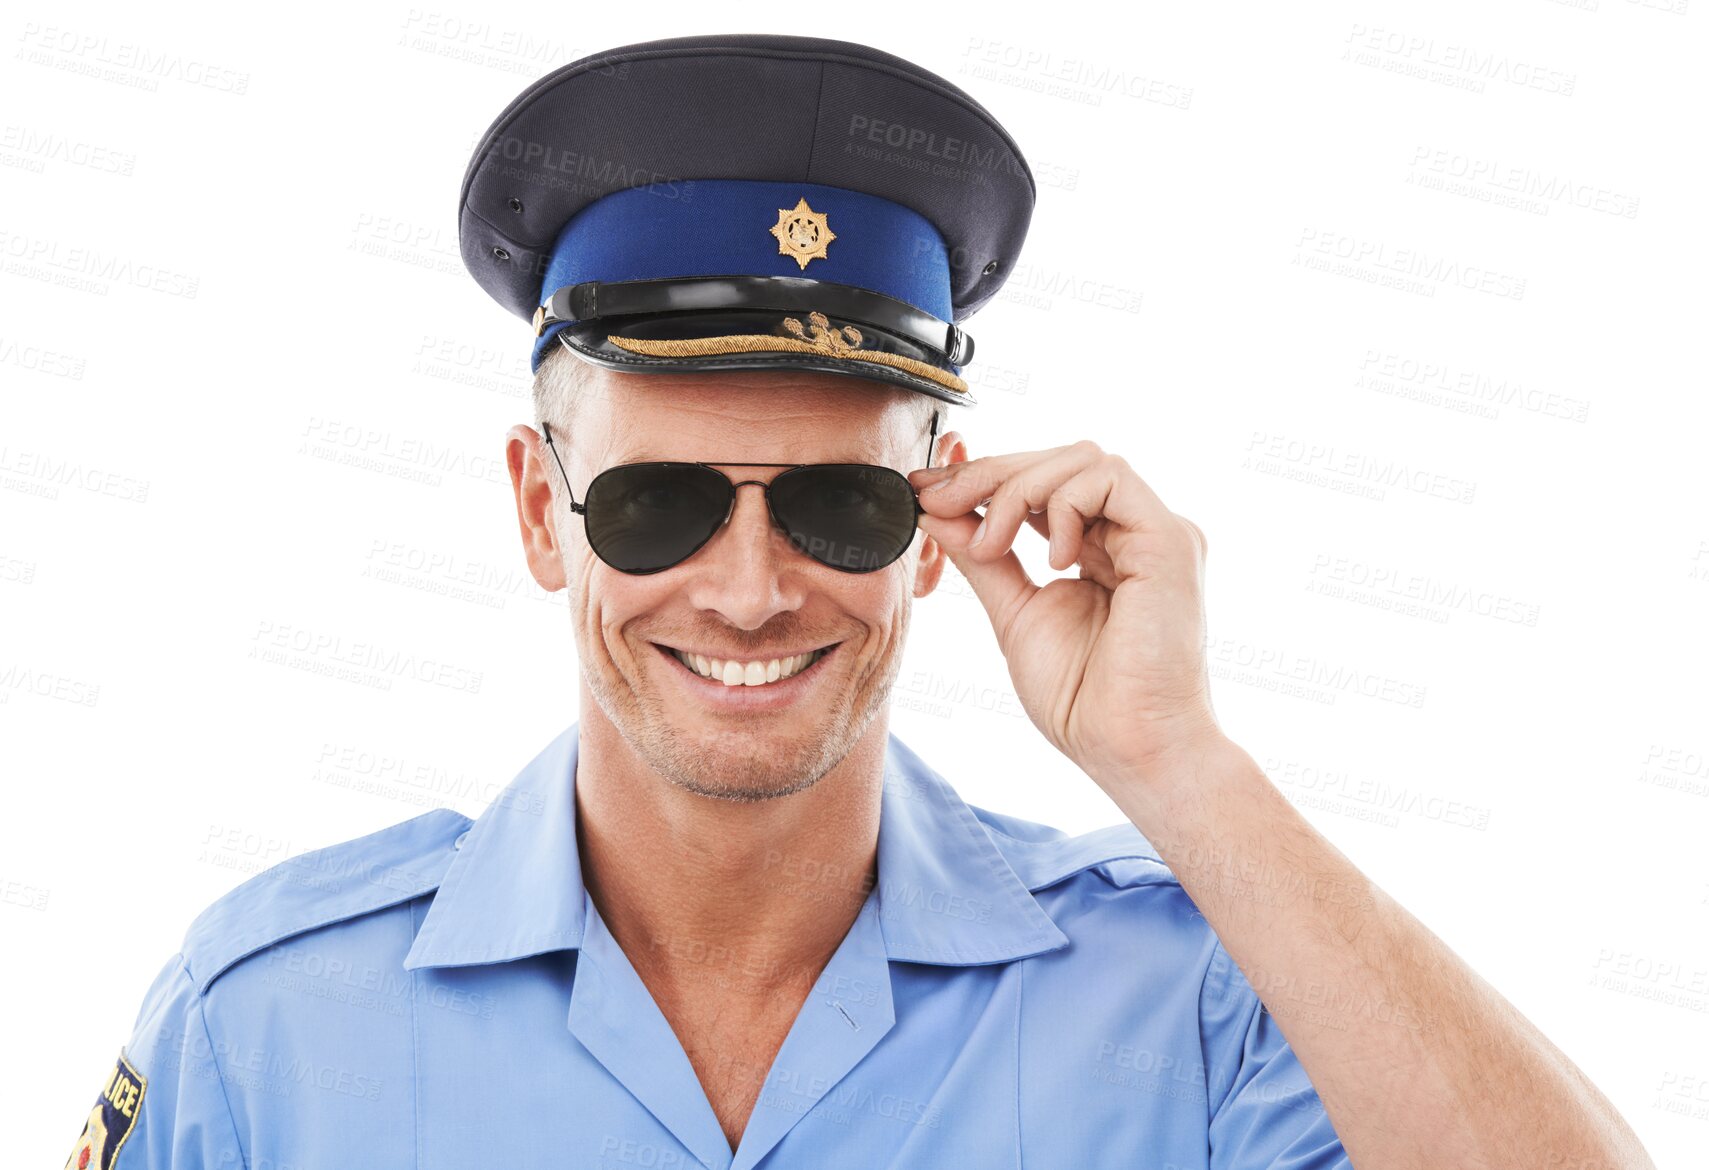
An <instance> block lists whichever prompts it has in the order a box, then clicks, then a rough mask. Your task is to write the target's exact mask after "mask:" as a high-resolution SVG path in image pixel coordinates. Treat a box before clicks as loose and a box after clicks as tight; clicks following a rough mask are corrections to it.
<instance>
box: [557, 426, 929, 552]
mask: <svg viewBox="0 0 1709 1170" xmlns="http://www.w3.org/2000/svg"><path fill="white" fill-rule="evenodd" d="M540 426H541V429H542V430H543V431H544V432H545V435H546V445H547V446H548V447H551V448H552V458H553V460H555V461H556V462H557V464H558V471H559V473H560V474H562V475H563V477H564V486H565V487H566V488H568V489H569V492H570V511H571V512H574V513H576V514H578V515H580V516H581V518H582V520H583V521H584V522H585V523H586V525H587V542H588V545H589V547H591V548H592V549H593V551H594V555H596V556H598V557H599V559H600V560H602V561H604V562H605V563H606V564H608V565H610V566H611V567H612V568H614V569H616V570H617V571H618V572H621V573H635V574H640V573H657V572H660V571H662V570H664V569H669V568H671V567H672V566H674V565H680V564H681V563H682V562H683V561H686V560H687V559H688V558H689V557H691V556H693V555H694V554H695V553H696V552H698V551H699V550H700V548H701V546H702V545H704V544H705V543H706V542H707V541H709V540H711V539H712V537H713V535H714V534H716V533H717V531H718V529H720V528H721V527H723V526H724V524H725V522H726V521H728V520H729V519H730V516H731V515H732V513H733V512H734V511H735V507H736V489H737V488H739V487H741V486H742V485H743V484H750V483H751V484H757V485H758V486H759V488H760V490H761V491H763V492H764V493H765V499H766V507H767V509H769V511H770V512H771V519H772V523H773V524H774V525H776V527H778V528H780V529H782V530H783V532H784V533H785V534H787V535H788V537H789V540H790V543H791V544H792V545H793V546H794V547H795V548H796V549H797V550H798V551H800V552H804V553H806V554H807V555H808V556H810V557H812V558H813V559H814V560H815V561H818V562H819V563H820V564H822V565H826V566H828V567H830V568H833V569H838V570H840V571H842V572H845V573H870V572H873V571H874V570H877V569H882V568H884V566H886V565H888V564H890V563H891V562H892V561H894V560H895V559H896V558H897V557H899V556H901V555H902V554H903V553H904V552H906V551H907V550H908V546H909V545H910V544H912V543H913V541H914V530H915V528H916V527H918V522H917V520H916V517H918V516H919V515H920V513H922V512H924V511H925V509H924V508H922V507H920V501H919V500H918V498H917V497H916V496H915V493H914V485H913V484H911V483H909V482H908V477H907V476H905V475H903V474H902V473H901V472H900V471H897V470H895V469H894V468H890V467H879V466H876V465H875V464H871V463H722V464H719V465H718V466H716V467H715V466H714V465H712V464H710V463H687V462H648V463H620V464H618V465H616V466H615V467H608V468H606V469H605V470H604V471H602V472H600V473H599V474H598V475H596V476H594V477H593V482H592V483H590V484H588V488H587V494H586V496H585V498H584V499H583V501H582V502H581V503H577V502H576V495H575V489H574V488H570V486H569V485H570V476H569V473H568V472H567V471H565V470H564V461H563V460H562V459H561V458H559V456H558V448H557V445H556V444H554V443H553V442H552V428H551V425H550V424H549V423H546V422H542V423H541V424H540ZM937 433H938V419H937V412H935V411H934V412H933V413H932V428H931V435H930V437H929V439H928V440H927V445H926V462H927V464H928V465H929V464H930V462H931V453H932V447H933V445H934V444H935V443H936V441H937ZM718 467H782V468H786V470H784V471H781V472H779V473H778V474H777V475H775V476H773V477H772V479H771V481H770V482H769V483H768V482H766V481H765V480H761V479H744V480H732V479H731V478H730V477H729V476H727V475H725V474H724V473H723V472H722V471H719V470H718Z"/></svg>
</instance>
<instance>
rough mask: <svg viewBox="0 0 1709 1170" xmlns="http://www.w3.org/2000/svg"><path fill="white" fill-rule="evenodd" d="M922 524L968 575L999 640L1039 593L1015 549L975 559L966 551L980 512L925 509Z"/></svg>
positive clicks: (968, 579)
mask: <svg viewBox="0 0 1709 1170" xmlns="http://www.w3.org/2000/svg"><path fill="white" fill-rule="evenodd" d="M919 523H920V531H921V532H924V533H925V534H926V535H927V536H929V537H931V538H932V539H933V540H935V541H937V542H938V545H939V547H941V548H942V549H943V550H944V552H945V554H947V555H948V556H949V559H950V561H951V563H953V564H954V565H955V567H956V568H957V569H958V570H960V572H961V575H962V576H963V577H966V578H967V583H968V584H969V585H970V586H972V587H973V592H974V594H975V595H976V596H977V597H978V598H979V601H980V604H982V605H983V606H984V607H985V612H986V613H987V614H988V615H989V616H990V618H991V624H992V626H993V627H995V628H996V630H997V633H998V635H999V639H1000V638H1001V635H1002V633H1003V631H1004V629H1005V628H1006V627H1007V624H1008V620H1009V617H1010V616H1011V615H1012V614H1014V613H1015V612H1016V611H1017V610H1018V609H1019V608H1020V607H1021V606H1022V605H1024V604H1026V602H1027V600H1028V599H1029V598H1030V597H1032V595H1033V594H1034V593H1037V592H1038V586H1037V585H1035V584H1033V580H1032V578H1031V577H1029V576H1027V571H1026V568H1025V567H1024V566H1023V565H1022V564H1021V559H1020V558H1019V557H1017V556H1016V555H1015V550H1014V549H1012V548H1011V549H1010V550H1009V551H1007V552H1005V553H1004V554H1003V555H1002V556H1000V557H998V558H997V559H996V560H975V559H974V558H973V556H972V555H971V554H970V553H969V552H968V550H967V542H968V541H969V540H971V539H972V538H973V532H974V530H975V529H976V528H978V527H979V525H980V523H981V518H980V516H979V514H978V513H977V512H970V513H966V514H964V515H961V516H934V515H932V514H931V513H930V512H922V513H920V517H919Z"/></svg>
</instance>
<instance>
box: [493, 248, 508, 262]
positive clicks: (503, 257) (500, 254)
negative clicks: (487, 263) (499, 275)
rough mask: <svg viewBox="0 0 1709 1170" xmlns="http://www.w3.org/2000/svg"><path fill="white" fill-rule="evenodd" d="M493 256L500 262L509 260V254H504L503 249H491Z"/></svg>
mask: <svg viewBox="0 0 1709 1170" xmlns="http://www.w3.org/2000/svg"><path fill="white" fill-rule="evenodd" d="M493 255H494V256H495V257H496V258H498V259H500V260H509V259H510V253H509V252H506V251H505V250H504V249H503V248H499V247H494V248H493Z"/></svg>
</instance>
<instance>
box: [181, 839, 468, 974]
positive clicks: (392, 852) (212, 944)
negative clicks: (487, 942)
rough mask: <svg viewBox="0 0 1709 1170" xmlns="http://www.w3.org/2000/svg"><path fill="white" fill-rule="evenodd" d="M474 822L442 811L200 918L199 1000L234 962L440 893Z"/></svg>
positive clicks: (194, 957) (308, 865) (258, 885)
mask: <svg viewBox="0 0 1709 1170" xmlns="http://www.w3.org/2000/svg"><path fill="white" fill-rule="evenodd" d="M473 823H474V822H473V821H471V820H470V819H469V818H468V817H466V816H464V815H463V814H462V813H460V812H457V811H455V810H453V809H448V808H437V809H434V810H433V811H432V812H427V813H423V814H422V815H421V816H419V817H413V818H411V819H410V820H407V821H402V822H400V823H398V824H395V825H392V826H390V827H388V828H384V829H381V830H380V831H379V832H376V833H369V834H368V835H367V836H365V837H357V838H354V839H353V840H350V841H342V842H340V843H338V844H337V845H329V846H327V847H326V848H324V849H316V850H314V851H313V852H310V853H304V854H301V855H299V856H297V857H293V858H290V859H289V860H287V861H282V862H280V863H279V864H278V865H275V866H273V867H272V868H270V869H267V870H263V871H262V872H261V873H258V874H256V875H255V876H254V877H252V878H250V879H249V880H248V881H246V882H244V883H243V884H242V885H241V886H238V887H237V888H236V889H235V890H232V891H231V892H230V893H227V894H225V895H224V896H223V897H221V898H220V899H219V900H217V901H216V902H214V903H213V905H211V906H209V907H208V908H207V909H206V910H204V911H202V912H201V913H200V914H199V915H197V916H196V920H195V921H194V922H192V923H191V924H190V929H189V930H188V931H187V932H186V933H185V935H184V947H183V952H184V963H185V966H186V968H187V969H188V970H189V972H190V978H191V979H192V980H193V981H194V982H195V984H196V990H197V992H198V993H200V994H203V995H206V994H207V991H208V986H209V985H210V984H211V983H213V981H214V980H215V979H218V978H219V977H220V974H221V973H222V972H224V971H225V970H226V969H227V968H229V967H231V966H232V965H233V964H234V963H237V962H238V961H240V960H242V959H244V958H247V957H248V956H250V955H252V954H254V953H255V952H257V951H260V950H263V949H265V948H266V947H269V946H271V945H272V944H273V943H276V942H279V941H280V940H281V939H286V938H289V937H291V936H292V935H295V934H301V933H303V932H304V931H305V930H314V929H316V928H318V927H322V926H329V925H331V924H332V923H334V922H342V921H344V920H345V919H348V918H355V917H357V916H358V915H362V914H369V913H372V912H373V911H376V910H383V909H385V908H386V907H388V906H395V905H397V904H398V903H400V902H407V901H409V900H410V899H411V898H417V897H420V896H421V895H422V894H426V893H429V892H431V891H433V890H435V889H438V888H439V880H440V878H441V877H442V876H444V873H445V869H446V867H447V866H449V865H450V864H451V858H452V856H453V855H454V853H455V850H456V846H457V841H458V838H459V837H460V836H461V835H462V834H463V833H464V832H465V831H466V830H467V829H468V828H469V826H470V825H471V824H473Z"/></svg>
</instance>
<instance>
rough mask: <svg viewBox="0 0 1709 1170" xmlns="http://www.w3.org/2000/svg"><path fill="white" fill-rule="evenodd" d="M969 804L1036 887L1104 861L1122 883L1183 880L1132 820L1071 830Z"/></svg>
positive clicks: (1025, 878) (1102, 864)
mask: <svg viewBox="0 0 1709 1170" xmlns="http://www.w3.org/2000/svg"><path fill="white" fill-rule="evenodd" d="M969 807H970V808H972V809H973V814H974V816H975V817H977V818H978V819H979V822H980V823H981V824H982V825H984V826H985V831H986V832H987V833H988V834H990V836H991V840H992V841H993V842H995V843H996V845H997V848H999V849H1001V850H1002V851H1003V856H1004V857H1005V858H1007V859H1008V862H1009V867H1010V868H1011V869H1013V870H1014V871H1015V876H1017V877H1019V878H1020V879H1021V882H1022V883H1023V884H1024V885H1025V886H1026V887H1027V889H1028V890H1031V891H1033V892H1035V893H1036V892H1037V891H1039V890H1042V889H1044V888H1045V887H1047V886H1054V885H1055V884H1056V883H1058V882H1060V881H1063V880H1065V879H1067V878H1070V877H1073V876H1074V875H1075V874H1077V873H1079V872H1081V871H1082V870H1087V869H1092V868H1095V867H1102V868H1103V870H1104V872H1105V873H1106V874H1107V875H1108V876H1109V877H1110V880H1112V881H1113V882H1115V884H1116V885H1119V886H1138V885H1154V884H1158V883H1163V882H1177V879H1176V877H1175V875H1174V874H1173V873H1172V872H1170V870H1169V867H1168V866H1167V865H1165V864H1164V863H1163V860H1162V858H1161V857H1159V856H1158V853H1157V849H1156V847H1155V846H1153V845H1152V844H1151V842H1150V841H1148V840H1146V839H1145V836H1144V834H1142V833H1141V832H1140V831H1139V830H1138V829H1136V828H1135V827H1134V826H1133V825H1131V824H1119V825H1109V826H1107V827H1105V828H1102V829H1093V830H1092V831H1090V832H1087V833H1077V834H1074V835H1072V836H1071V835H1069V834H1067V833H1064V832H1063V831H1062V830H1061V829H1055V828H1051V827H1050V826H1048V825H1041V824H1037V823H1036V822H1033V821H1026V820H1022V819H1020V818H1018V817H1012V816H1007V815H1004V814H1002V813H993V812H990V811H988V810H986V809H982V808H977V807H974V806H971V805H970V806H969ZM1177 884H1179V883H1178V882H1177Z"/></svg>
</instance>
